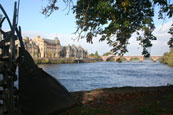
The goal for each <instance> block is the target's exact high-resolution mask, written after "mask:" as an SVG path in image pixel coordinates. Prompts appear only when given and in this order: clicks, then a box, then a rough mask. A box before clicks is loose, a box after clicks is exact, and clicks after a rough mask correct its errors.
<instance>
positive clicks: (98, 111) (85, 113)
mask: <svg viewBox="0 0 173 115" xmlns="http://www.w3.org/2000/svg"><path fill="white" fill-rule="evenodd" d="M68 113H69V115H115V113H114V112H112V111H111V110H108V109H107V108H104V107H95V108H94V107H88V106H82V107H76V108H73V109H71V110H69V111H68Z"/></svg>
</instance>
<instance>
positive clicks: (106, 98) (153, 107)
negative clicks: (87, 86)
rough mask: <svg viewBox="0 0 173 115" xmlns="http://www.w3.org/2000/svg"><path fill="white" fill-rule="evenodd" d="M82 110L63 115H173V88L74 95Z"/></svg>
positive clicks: (124, 88)
mask: <svg viewBox="0 0 173 115" xmlns="http://www.w3.org/2000/svg"><path fill="white" fill-rule="evenodd" d="M72 95H73V96H74V98H75V99H76V101H77V103H78V106H76V107H74V108H72V109H70V110H68V111H66V112H65V113H63V114H62V115H173V86H165V87H122V88H108V89H98V90H92V91H86V92H73V93H72Z"/></svg>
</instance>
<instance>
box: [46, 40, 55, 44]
mask: <svg viewBox="0 0 173 115" xmlns="http://www.w3.org/2000/svg"><path fill="white" fill-rule="evenodd" d="M43 40H44V41H45V42H47V43H49V44H56V43H55V41H54V40H50V39H43Z"/></svg>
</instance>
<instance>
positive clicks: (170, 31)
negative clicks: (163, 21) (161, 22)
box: [168, 24, 173, 47]
mask: <svg viewBox="0 0 173 115" xmlns="http://www.w3.org/2000/svg"><path fill="white" fill-rule="evenodd" d="M168 33H170V34H171V38H170V40H169V41H168V45H169V47H173V24H172V27H171V28H170V29H169V32H168Z"/></svg>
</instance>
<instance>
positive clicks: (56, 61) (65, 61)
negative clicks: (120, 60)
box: [34, 58, 102, 64]
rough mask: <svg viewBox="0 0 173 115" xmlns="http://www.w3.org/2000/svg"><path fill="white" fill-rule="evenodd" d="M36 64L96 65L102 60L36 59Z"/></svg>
mask: <svg viewBox="0 0 173 115" xmlns="http://www.w3.org/2000/svg"><path fill="white" fill-rule="evenodd" d="M34 61H35V63H36V64H72V63H94V62H100V61H102V60H101V59H90V58H86V59H82V60H79V61H77V60H75V59H74V58H58V59H56V58H36V59H34Z"/></svg>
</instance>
